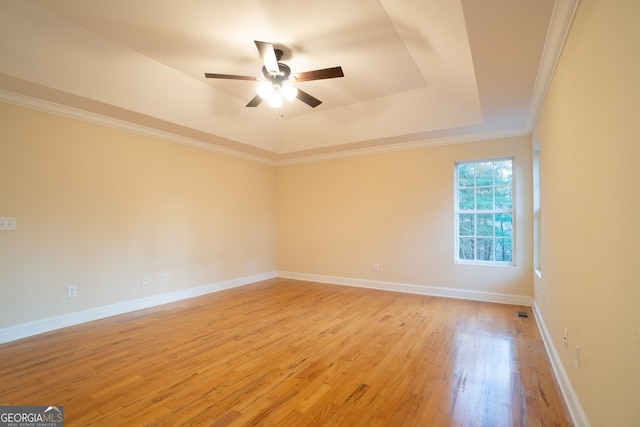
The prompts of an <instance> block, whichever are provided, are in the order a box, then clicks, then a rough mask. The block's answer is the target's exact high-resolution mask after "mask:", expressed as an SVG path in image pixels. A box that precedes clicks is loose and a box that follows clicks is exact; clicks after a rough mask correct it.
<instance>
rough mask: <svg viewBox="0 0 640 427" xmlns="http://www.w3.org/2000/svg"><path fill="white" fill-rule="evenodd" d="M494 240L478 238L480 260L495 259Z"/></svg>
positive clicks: (478, 256)
mask: <svg viewBox="0 0 640 427" xmlns="http://www.w3.org/2000/svg"><path fill="white" fill-rule="evenodd" d="M493 242H494V239H490V238H489V239H488V238H482V237H479V238H478V242H477V244H478V246H477V248H476V249H477V258H476V259H478V260H480V261H493Z"/></svg>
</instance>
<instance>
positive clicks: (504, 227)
mask: <svg viewBox="0 0 640 427" xmlns="http://www.w3.org/2000/svg"><path fill="white" fill-rule="evenodd" d="M455 198H456V253H457V255H456V259H457V261H460V262H479V263H493V264H495V263H500V264H502V263H506V264H513V160H512V159H494V160H482V161H473V162H459V163H456V197H455Z"/></svg>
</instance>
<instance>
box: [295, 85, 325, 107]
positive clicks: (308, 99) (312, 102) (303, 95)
mask: <svg viewBox="0 0 640 427" xmlns="http://www.w3.org/2000/svg"><path fill="white" fill-rule="evenodd" d="M296 98H298V99H299V100H300V101H302V102H304V103H305V104H307V105H308V106H309V107H311V108H316V107H317V106H318V105H320V104H322V101H320V100H319V99H318V98H316V97H314V96H311V95H309V94H308V93H307V92H305V91H303V90H300V89H298V95H297V96H296Z"/></svg>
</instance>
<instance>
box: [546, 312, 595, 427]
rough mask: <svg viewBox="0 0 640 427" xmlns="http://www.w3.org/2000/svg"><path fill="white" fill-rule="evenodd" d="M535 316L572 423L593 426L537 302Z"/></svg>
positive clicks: (584, 426)
mask: <svg viewBox="0 0 640 427" xmlns="http://www.w3.org/2000/svg"><path fill="white" fill-rule="evenodd" d="M533 315H534V316H535V318H536V324H537V325H538V329H539V330H540V335H541V336H542V341H543V342H544V347H545V348H546V350H547V355H548V356H549V361H550V362H551V367H552V369H553V373H554V375H555V377H556V381H557V382H558V386H559V387H560V391H561V392H562V396H563V397H564V401H565V403H566V404H567V408H568V409H569V415H570V416H571V421H572V422H573V425H575V426H581V427H589V426H590V425H591V424H589V420H588V419H587V414H585V413H584V410H583V409H582V405H581V404H580V401H579V400H578V395H577V394H576V392H575V390H574V389H573V386H572V385H571V381H570V380H569V376H568V375H567V371H565V369H564V366H563V365H562V361H561V360H560V355H559V354H558V351H557V350H556V347H555V345H553V340H552V339H551V335H550V334H549V330H548V329H547V325H546V324H545V323H544V318H543V317H542V315H541V313H540V310H539V308H538V304H536V303H535V302H534V303H533Z"/></svg>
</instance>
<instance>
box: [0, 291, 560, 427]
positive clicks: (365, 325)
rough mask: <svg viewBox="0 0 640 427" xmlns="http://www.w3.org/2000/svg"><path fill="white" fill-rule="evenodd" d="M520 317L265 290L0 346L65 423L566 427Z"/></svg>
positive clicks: (486, 308)
mask: <svg viewBox="0 0 640 427" xmlns="http://www.w3.org/2000/svg"><path fill="white" fill-rule="evenodd" d="M516 310H526V311H529V312H530V309H528V308H524V307H517V306H509V305H500V304H489V303H482V302H474V301H463V300H453V299H445V298H434V297H426V296H419V295H410V294H401V293H393V292H384V291H375V290H369V289H361V288H349V287H343V286H332V285H324V284H317V283H309V282H300V281H293V280H285V279H273V280H268V281H265V282H260V283H256V284H253V285H248V286H244V287H241V288H236V289H231V290H228V291H223V292H219V293H216V294H211V295H207V296H203V297H199V298H194V299H190V300H185V301H181V302H178V303H173V304H168V305H164V306H161V307H156V308H153V309H148V310H142V311H138V312H135V313H131V314H126V315H121V316H117V317H112V318H109V319H104V320H100V321H96V322H91V323H87V324H84V325H80V326H75V327H71V328H67V329H64V330H59V331H55V332H51V333H47V334H43V335H39V336H36V337H31V338H27V339H23V340H19V341H15V342H12V343H7V344H3V345H0V405H61V406H64V411H65V425H66V426H67V427H69V426H90V425H97V426H125V425H126V426H138V425H140V426H142V425H157V426H185V425H206V426H245V425H264V426H308V425H317V426H394V427H395V426H492V427H493V426H555V425H558V426H566V425H569V421H568V417H567V412H566V409H565V406H564V404H563V402H562V399H561V397H560V393H559V390H558V388H557V386H556V384H555V382H554V379H553V375H552V372H551V367H550V365H549V362H548V359H547V356H546V353H545V350H544V347H543V344H542V342H541V340H540V336H539V333H538V330H537V327H536V324H535V320H534V319H533V317H532V318H531V319H522V318H517V317H516V314H515V313H516Z"/></svg>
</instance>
